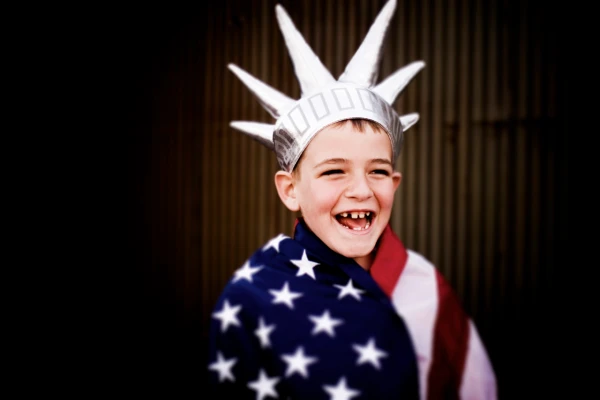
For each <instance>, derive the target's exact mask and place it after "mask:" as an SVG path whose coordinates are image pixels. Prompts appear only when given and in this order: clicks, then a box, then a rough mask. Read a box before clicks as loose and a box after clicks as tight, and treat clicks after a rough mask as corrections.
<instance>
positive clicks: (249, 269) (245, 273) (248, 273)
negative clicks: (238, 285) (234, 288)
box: [233, 261, 264, 282]
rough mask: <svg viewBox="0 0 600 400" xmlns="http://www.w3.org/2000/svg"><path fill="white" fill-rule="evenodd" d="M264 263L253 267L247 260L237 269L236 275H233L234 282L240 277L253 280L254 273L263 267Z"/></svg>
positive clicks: (249, 280)
mask: <svg viewBox="0 0 600 400" xmlns="http://www.w3.org/2000/svg"><path fill="white" fill-rule="evenodd" d="M263 268H264V267H263V266H262V265H260V266H257V267H253V266H251V265H250V261H246V262H245V263H244V265H242V267H241V268H239V269H238V270H237V271H235V276H234V277H233V282H237V281H239V280H240V279H246V280H247V281H248V282H252V275H254V274H255V273H257V272H258V271H260V270H261V269H263Z"/></svg>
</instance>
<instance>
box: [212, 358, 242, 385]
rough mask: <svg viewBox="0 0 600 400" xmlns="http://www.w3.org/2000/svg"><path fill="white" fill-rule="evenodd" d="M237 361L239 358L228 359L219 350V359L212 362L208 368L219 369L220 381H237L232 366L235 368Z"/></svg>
mask: <svg viewBox="0 0 600 400" xmlns="http://www.w3.org/2000/svg"><path fill="white" fill-rule="evenodd" d="M236 362H237V358H230V359H229V360H226V359H225V357H223V354H221V352H220V351H219V352H217V361H215V362H214V363H212V364H210V365H209V366H208V369H210V370H211V371H217V373H218V374H219V382H223V381H226V380H227V379H229V380H230V381H232V382H235V377H234V376H233V374H232V373H231V368H233V366H234V365H235V363H236Z"/></svg>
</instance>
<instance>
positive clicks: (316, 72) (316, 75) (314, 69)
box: [275, 4, 335, 96]
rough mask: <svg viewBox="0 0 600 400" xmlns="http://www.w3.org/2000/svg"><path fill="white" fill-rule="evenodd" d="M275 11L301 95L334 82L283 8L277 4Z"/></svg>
mask: <svg viewBox="0 0 600 400" xmlns="http://www.w3.org/2000/svg"><path fill="white" fill-rule="evenodd" d="M275 11H276V13H277V21H278V22H279V28H280V29H281V32H282V34H283V37H284V39H285V44H286V46H287V48H288V52H289V54H290V58H291V59H292V63H293V64H294V70H295V72H296V77H297V78H298V82H299V84H300V90H301V92H302V96H305V95H310V94H313V93H315V92H318V91H320V90H321V89H323V87H324V86H327V85H328V84H330V83H334V82H335V78H334V77H333V76H332V75H331V73H330V72H329V70H328V69H327V68H325V66H324V65H323V64H322V63H321V60H319V57H317V55H316V54H315V53H314V52H313V51H312V49H311V48H310V46H309V45H308V44H307V43H306V41H305V40H304V38H303V37H302V35H301V34H300V32H299V31H298V30H297V29H296V26H295V25H294V22H293V21H292V19H291V18H290V16H289V15H288V14H287V12H286V11H285V9H284V8H283V7H282V6H281V5H280V4H277V5H276V6H275Z"/></svg>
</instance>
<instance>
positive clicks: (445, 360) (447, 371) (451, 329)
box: [427, 270, 469, 399]
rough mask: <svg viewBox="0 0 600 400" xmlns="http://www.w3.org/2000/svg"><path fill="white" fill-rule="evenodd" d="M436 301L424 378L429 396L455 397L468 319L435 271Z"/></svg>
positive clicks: (457, 395) (466, 340)
mask: <svg viewBox="0 0 600 400" xmlns="http://www.w3.org/2000/svg"><path fill="white" fill-rule="evenodd" d="M435 273H436V278H437V284H438V294H439V297H438V298H439V304H438V307H439V308H438V316H437V320H436V324H435V332H434V338H433V357H432V363H431V368H430V370H429V378H428V386H429V390H428V396H427V397H428V398H429V399H458V398H459V397H460V396H459V393H460V383H461V380H462V374H463V371H464V367H465V360H466V356H467V345H468V343H469V320H468V317H467V315H466V314H465V312H464V311H463V309H462V307H461V306H460V303H459V301H458V298H457V297H456V295H455V294H454V292H453V291H452V288H451V287H450V285H449V284H448V283H447V282H446V281H445V279H444V278H443V277H442V275H441V274H440V273H439V271H437V270H436V271H435Z"/></svg>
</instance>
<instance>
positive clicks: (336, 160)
mask: <svg viewBox="0 0 600 400" xmlns="http://www.w3.org/2000/svg"><path fill="white" fill-rule="evenodd" d="M346 163H348V160H347V159H345V158H328V159H327V160H323V161H321V162H320V163H318V164H317V165H315V168H319V167H320V166H322V165H325V164H346ZM369 163H370V164H387V165H390V166H392V167H393V166H394V165H393V164H392V162H391V161H390V160H388V159H387V158H373V159H372V160H369Z"/></svg>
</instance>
